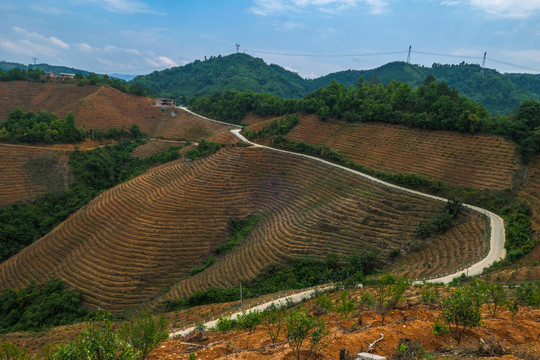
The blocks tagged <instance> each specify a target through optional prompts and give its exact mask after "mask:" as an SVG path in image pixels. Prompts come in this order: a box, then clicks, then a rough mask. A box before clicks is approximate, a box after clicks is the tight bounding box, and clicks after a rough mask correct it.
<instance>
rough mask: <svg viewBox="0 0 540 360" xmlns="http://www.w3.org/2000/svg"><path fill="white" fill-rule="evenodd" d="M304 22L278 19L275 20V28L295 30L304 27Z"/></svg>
mask: <svg viewBox="0 0 540 360" xmlns="http://www.w3.org/2000/svg"><path fill="white" fill-rule="evenodd" d="M303 26H304V24H301V23H297V22H294V21H276V22H274V29H276V30H294V29H298V28H301V27H303Z"/></svg>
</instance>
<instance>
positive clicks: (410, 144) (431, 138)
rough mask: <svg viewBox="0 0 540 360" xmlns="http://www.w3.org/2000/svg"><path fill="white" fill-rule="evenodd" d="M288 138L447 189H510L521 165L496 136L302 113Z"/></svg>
mask: <svg viewBox="0 0 540 360" xmlns="http://www.w3.org/2000/svg"><path fill="white" fill-rule="evenodd" d="M256 126H260V123H257V124H256ZM287 137H288V138H289V139H291V140H295V141H305V142H308V143H311V144H315V145H318V144H324V145H327V146H329V147H330V148H331V149H333V150H335V151H337V152H338V153H340V154H342V155H343V156H344V157H345V158H347V159H350V160H353V161H355V162H357V163H358V164H361V165H364V166H366V167H368V168H372V169H376V170H380V171H389V172H394V173H412V174H417V175H421V176H424V177H426V178H429V179H432V180H440V181H441V182H442V183H444V184H448V185H453V186H465V187H471V188H475V189H482V190H484V189H490V190H504V189H509V188H511V187H512V177H513V175H514V174H515V172H516V171H517V170H518V167H519V160H518V158H517V155H516V145H514V144H513V143H512V142H510V141H508V140H505V139H503V138H501V137H495V136H478V135H468V134H460V133H455V132H448V131H428V130H420V129H410V128H406V127H403V126H395V125H389V124H348V123H344V122H333V121H328V122H322V121H320V120H319V119H318V117H317V116H316V115H303V116H301V117H300V122H299V124H298V125H297V126H296V127H295V128H294V129H293V130H292V131H291V132H289V134H287Z"/></svg>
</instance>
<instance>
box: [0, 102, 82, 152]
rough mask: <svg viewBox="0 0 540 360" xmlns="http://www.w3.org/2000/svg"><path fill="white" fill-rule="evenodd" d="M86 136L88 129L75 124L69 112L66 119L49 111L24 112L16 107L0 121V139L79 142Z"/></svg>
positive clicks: (36, 141)
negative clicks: (59, 117) (4, 119)
mask: <svg viewBox="0 0 540 360" xmlns="http://www.w3.org/2000/svg"><path fill="white" fill-rule="evenodd" d="M85 137H86V130H84V128H80V127H77V126H76V125H75V117H74V116H73V115H72V114H71V113H69V114H67V115H66V117H65V118H64V119H58V117H57V116H56V115H54V114H53V113H50V112H47V111H38V112H36V113H34V112H32V111H30V112H27V113H24V112H23V111H22V110H20V109H15V110H13V111H12V112H10V113H9V115H8V118H7V120H6V121H4V122H0V141H5V142H25V143H46V144H53V143H77V142H80V141H83V140H84V138H85Z"/></svg>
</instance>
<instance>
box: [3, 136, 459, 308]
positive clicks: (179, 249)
mask: <svg viewBox="0 0 540 360" xmlns="http://www.w3.org/2000/svg"><path fill="white" fill-rule="evenodd" d="M441 207H442V205H441V204H439V203H436V202H433V201H430V200H426V199H421V198H416V197H413V196H410V195H407V194H404V193H401V192H399V191H392V190H388V189H383V188H379V187H377V186H375V185H373V184H371V183H368V182H365V181H363V180H360V179H358V178H356V177H355V176H353V175H351V174H348V173H346V172H344V171H342V170H338V169H333V168H329V167H327V166H326V165H324V164H319V163H317V162H313V161H310V160H307V159H302V158H299V157H296V156H293V155H287V154H276V153H274V152H272V151H268V150H264V149H252V148H245V147H232V148H224V149H222V150H220V151H219V152H218V153H216V154H214V155H212V156H210V157H207V158H204V159H201V160H197V161H193V162H187V163H186V162H184V161H183V160H178V161H174V162H171V163H168V164H165V165H162V166H159V167H156V168H154V169H152V170H150V171H148V172H147V173H145V174H143V175H141V176H139V177H137V178H135V179H133V180H131V181H129V182H126V183H124V184H122V185H119V186H117V187H115V188H113V189H111V190H110V191H107V192H105V193H103V194H102V195H100V196H99V197H97V198H96V199H94V200H93V201H92V202H91V203H90V204H89V205H87V206H86V207H84V208H83V209H81V210H79V211H78V212H76V213H75V214H74V215H72V216H71V217H70V218H68V220H66V221H65V222H64V223H63V224H61V225H60V226H58V227H57V228H55V229H54V230H53V231H52V232H51V233H49V234H48V235H46V236H45V237H43V238H42V239H40V240H38V241H37V242H35V243H34V244H32V245H31V246H29V247H28V248H26V249H24V250H23V251H21V252H20V253H18V254H17V255H16V256H14V257H12V258H10V259H8V260H7V261H5V262H3V263H2V264H0V287H1V288H2V289H4V288H8V287H21V286H24V285H26V284H28V282H29V281H30V280H31V279H37V280H38V281H44V280H46V279H48V278H50V277H51V276H52V275H53V274H55V275H56V276H57V277H59V278H61V279H63V280H65V281H66V282H67V284H68V285H69V286H71V287H74V288H77V289H80V290H82V291H83V292H84V294H85V295H84V301H85V302H86V304H88V305H89V306H92V307H99V308H102V309H107V310H110V311H114V312H118V311H121V310H123V309H125V308H127V307H130V306H136V305H138V304H141V303H144V302H147V301H151V300H156V297H157V296H158V295H159V294H160V292H161V291H162V290H163V289H164V288H166V287H168V286H171V285H172V287H171V290H170V291H169V292H168V293H166V294H164V295H162V296H159V297H158V299H157V300H156V301H160V300H163V299H165V298H178V297H181V296H184V295H187V294H190V293H192V292H193V291H195V290H204V289H206V288H208V287H210V286H230V285H233V284H236V283H237V282H238V280H246V279H249V278H253V277H254V276H256V275H257V274H259V273H260V272H261V270H262V269H263V268H264V267H266V266H268V265H270V264H272V263H276V262H280V261H283V260H285V259H286V258H288V257H290V256H301V255H312V254H315V255H323V254H327V253H328V252H335V253H342V254H350V253H357V252H362V251H365V250H366V249H378V250H381V251H382V252H384V253H388V252H389V251H390V249H391V248H394V247H398V246H399V243H400V241H402V239H404V238H405V239H407V238H411V237H413V236H414V234H415V231H416V226H417V224H418V223H419V222H420V221H425V220H427V219H429V218H431V217H432V216H433V214H434V213H435V212H437V211H439V210H440V209H441ZM250 214H257V215H259V217H260V218H261V220H260V221H259V223H258V224H257V226H256V227H255V228H254V230H253V231H252V232H251V233H250V234H249V235H248V236H247V237H246V238H245V239H244V241H243V243H242V244H241V245H240V246H239V247H238V248H237V249H236V250H235V251H233V252H231V253H228V254H227V255H225V256H223V257H222V258H220V259H218V261H217V262H216V263H215V264H214V265H212V266H211V267H209V268H208V269H206V270H205V271H203V272H201V273H199V274H196V275H195V276H193V277H188V271H189V270H190V269H192V268H194V267H196V266H198V265H200V264H201V263H203V262H204V260H205V259H206V258H207V257H208V256H209V255H210V253H211V250H212V248H214V247H215V246H216V245H218V244H220V243H223V242H224V241H225V240H226V238H227V237H228V226H229V222H230V220H231V219H233V218H243V217H245V216H247V215H250ZM448 251H449V252H448V253H447V254H446V256H448V257H452V256H453V254H454V253H455V252H457V251H458V249H457V248H450V249H448ZM441 257H444V254H441ZM179 279H182V280H180V281H178V280H179ZM177 281H178V282H177Z"/></svg>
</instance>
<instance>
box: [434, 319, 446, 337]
mask: <svg viewBox="0 0 540 360" xmlns="http://www.w3.org/2000/svg"><path fill="white" fill-rule="evenodd" d="M449 332H450V329H449V328H448V326H446V324H444V323H440V322H437V321H435V322H434V323H432V324H431V333H432V334H433V335H435V336H442V335H444V334H448V333H449Z"/></svg>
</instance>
